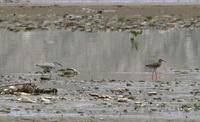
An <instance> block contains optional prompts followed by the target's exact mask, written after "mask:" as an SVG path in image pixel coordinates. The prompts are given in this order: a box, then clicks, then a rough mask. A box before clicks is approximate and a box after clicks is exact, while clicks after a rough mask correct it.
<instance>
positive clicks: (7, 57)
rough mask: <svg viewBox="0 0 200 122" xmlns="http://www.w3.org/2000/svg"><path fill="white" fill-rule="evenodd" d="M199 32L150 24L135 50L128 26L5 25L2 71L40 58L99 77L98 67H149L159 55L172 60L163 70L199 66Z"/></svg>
mask: <svg viewBox="0 0 200 122" xmlns="http://www.w3.org/2000/svg"><path fill="white" fill-rule="evenodd" d="M199 32H200V30H198V29H197V30H173V31H166V32H161V31H160V32H159V31H149V30H146V31H144V32H143V33H142V35H141V36H140V37H139V38H138V42H139V45H140V47H139V50H138V51H136V50H135V49H133V48H131V41H130V35H129V33H127V32H112V33H103V32H99V33H85V32H67V31H34V32H20V33H13V32H8V31H1V32H0V67H1V68H0V71H1V72H8V73H20V72H31V71H33V70H34V69H35V67H34V64H36V63H43V62H53V61H58V62H61V63H63V64H64V65H66V66H67V67H74V68H75V69H78V70H79V71H80V72H81V73H83V72H84V73H87V74H88V75H90V77H93V76H94V77H95V76H97V75H98V73H113V72H114V73H123V72H129V73H130V74H131V73H132V72H134V73H136V72H137V73H138V72H144V71H148V70H147V69H146V68H145V67H144V65H145V64H147V63H151V62H153V61H157V59H158V58H163V59H165V60H167V61H168V63H167V64H165V65H163V66H162V67H161V68H160V69H159V70H160V72H166V71H168V69H169V68H174V69H189V68H196V67H200V48H199V47H200V42H199V40H198V38H199V36H200V35H199ZM95 74H96V75H95Z"/></svg>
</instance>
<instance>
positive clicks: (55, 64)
mask: <svg viewBox="0 0 200 122" xmlns="http://www.w3.org/2000/svg"><path fill="white" fill-rule="evenodd" d="M35 66H37V67H40V68H41V69H43V71H42V72H41V73H42V75H43V74H45V73H50V78H51V76H52V70H54V69H56V68H58V67H63V65H62V64H60V63H58V62H53V63H48V62H45V63H41V64H36V65H35Z"/></svg>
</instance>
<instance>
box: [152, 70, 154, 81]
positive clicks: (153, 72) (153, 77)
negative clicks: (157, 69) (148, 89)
mask: <svg viewBox="0 0 200 122" xmlns="http://www.w3.org/2000/svg"><path fill="white" fill-rule="evenodd" d="M153 76H154V70H153V71H152V81H153V78H154V77H153Z"/></svg>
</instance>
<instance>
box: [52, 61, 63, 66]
mask: <svg viewBox="0 0 200 122" xmlns="http://www.w3.org/2000/svg"><path fill="white" fill-rule="evenodd" d="M53 64H54V65H55V66H59V67H63V65H62V64H61V63H58V62H53Z"/></svg>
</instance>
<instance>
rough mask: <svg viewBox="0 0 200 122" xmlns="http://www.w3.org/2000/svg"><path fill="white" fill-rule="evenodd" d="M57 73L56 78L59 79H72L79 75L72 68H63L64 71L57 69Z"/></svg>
mask: <svg viewBox="0 0 200 122" xmlns="http://www.w3.org/2000/svg"><path fill="white" fill-rule="evenodd" d="M56 72H57V73H58V76H60V77H68V78H70V77H74V76H76V75H78V74H80V73H79V72H78V71H77V70H76V69H74V68H65V69H59V70H57V71H56Z"/></svg>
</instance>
